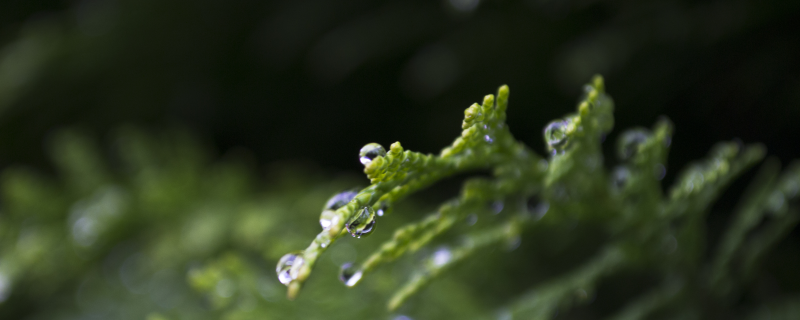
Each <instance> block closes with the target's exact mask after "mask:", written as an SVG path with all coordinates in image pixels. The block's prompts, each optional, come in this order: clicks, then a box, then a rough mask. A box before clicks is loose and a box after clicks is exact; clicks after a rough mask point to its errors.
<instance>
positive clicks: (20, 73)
mask: <svg viewBox="0 0 800 320" xmlns="http://www.w3.org/2000/svg"><path fill="white" fill-rule="evenodd" d="M459 6H460V7H459ZM798 8H800V3H798V2H793V1H750V2H748V1H716V2H710V1H702V2H698V1H657V2H647V3H642V2H641V1H608V2H600V1H547V0H540V1H535V0H533V1H482V2H480V3H478V2H476V1H475V0H452V1H444V2H442V1H360V0H356V1H326V0H320V1H155V0H153V1H127V0H116V1H22V0H13V1H4V2H3V3H2V4H0V21H2V26H0V40H1V41H2V43H3V47H4V49H3V58H4V60H5V61H4V62H3V63H4V64H5V69H6V70H3V71H4V72H5V73H6V75H5V76H4V77H3V78H0V88H1V87H2V86H5V87H6V88H4V89H5V91H2V92H3V93H5V94H4V97H3V98H2V99H0V164H1V165H3V166H5V165H8V164H11V163H31V164H35V165H38V166H46V165H47V163H46V162H45V161H44V160H43V159H44V158H43V147H42V145H43V143H42V142H43V141H45V140H46V137H47V135H48V133H49V132H51V131H52V130H53V128H58V127H62V126H74V125H77V126H80V127H82V128H84V129H88V130H89V131H91V132H93V133H95V134H97V135H98V136H105V135H106V134H107V132H108V130H110V129H112V128H115V127H118V126H119V125H120V124H131V123H133V124H138V125H141V126H145V127H169V126H185V127H188V128H190V129H191V130H192V131H194V132H196V133H197V134H199V135H200V136H201V137H203V138H205V139H206V140H207V141H208V142H211V143H212V144H213V145H215V146H217V148H218V151H219V152H220V153H223V152H226V151H227V150H229V149H230V148H232V147H235V146H242V147H244V148H246V149H248V150H251V151H252V152H253V153H254V154H255V157H256V159H257V161H258V162H259V163H269V162H272V161H275V160H285V159H291V160H306V161H310V162H314V163H317V164H320V165H322V166H323V167H325V168H328V169H329V170H331V171H336V170H350V171H359V170H360V164H359V163H358V162H357V160H356V158H357V157H356V153H357V151H358V149H359V148H360V146H362V145H363V144H365V143H367V142H372V141H375V142H379V143H382V144H384V145H388V144H390V143H392V142H394V141H401V142H402V143H403V145H404V146H405V147H406V148H408V149H412V150H418V151H422V152H431V153H436V152H438V150H440V149H441V148H442V147H443V146H445V145H446V144H449V143H450V142H451V141H452V139H454V138H455V137H456V135H457V134H458V132H459V124H460V121H461V118H462V117H463V114H462V111H463V109H464V108H466V107H467V106H469V105H470V104H471V103H472V102H476V101H480V100H481V99H482V96H483V95H485V94H488V93H494V92H495V91H496V88H497V87H498V86H499V85H501V84H508V85H509V86H510V87H511V91H512V96H511V99H512V100H511V105H510V111H509V119H508V122H509V125H510V126H511V128H512V131H513V132H514V134H515V135H516V136H517V137H518V138H519V139H521V140H522V141H525V142H526V143H528V144H529V145H531V146H532V147H534V149H535V150H537V151H543V143H542V141H541V130H542V128H543V126H544V125H545V124H546V123H547V122H549V121H550V120H552V119H554V118H556V117H559V116H562V115H563V114H565V113H568V112H571V111H573V110H574V107H575V101H576V100H577V98H578V95H579V93H580V90H581V85H582V84H583V83H585V82H586V81H588V80H589V79H590V77H591V76H592V75H593V74H595V73H600V74H603V75H604V76H605V78H606V82H607V88H608V92H609V93H610V94H611V95H612V96H613V97H614V98H615V100H616V105H617V109H616V117H617V125H616V128H617V130H616V131H615V132H619V131H620V129H624V128H629V127H632V126H637V125H639V126H648V127H649V126H651V125H652V124H653V123H654V121H655V120H656V119H657V117H658V116H659V115H666V116H668V117H669V118H671V119H672V120H673V121H674V123H675V125H676V134H675V138H674V142H675V143H674V144H673V150H672V155H671V157H670V160H671V163H672V165H673V166H672V168H673V170H671V171H670V173H671V174H670V176H672V174H674V172H675V170H674V168H675V166H676V165H677V166H683V165H685V164H686V163H687V162H688V161H689V160H691V159H696V158H699V157H701V156H703V155H704V154H705V153H706V151H707V150H708V149H709V148H710V146H711V145H713V143H714V142H717V141H719V140H726V139H732V138H735V137H738V138H741V139H742V140H744V141H745V142H756V141H760V142H763V143H765V144H766V145H767V146H768V148H769V152H770V153H771V154H773V155H776V156H778V157H780V158H781V159H782V160H784V163H785V162H786V161H788V160H790V159H793V158H797V157H798V150H797V148H795V147H794V146H795V145H796V142H797V138H798V137H800V128H799V127H798V126H796V125H794V123H795V122H796V120H797V119H800V106H799V105H798V103H800V59H798V57H800V33H798V31H799V30H800V29H799V28H798V27H797V23H796V20H797V19H798V17H800V15H798ZM793 20H795V21H793ZM14 59H16V60H14ZM9 69H13V70H9ZM11 79H13V81H12V80H11ZM9 88H11V89H13V90H11V89H9ZM611 138H612V139H613V138H614V136H612V137H611ZM611 141H614V140H611ZM606 145H609V146H610V145H612V144H611V143H606ZM609 162H611V161H609ZM668 180H669V177H668Z"/></svg>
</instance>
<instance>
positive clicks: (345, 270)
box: [339, 262, 364, 287]
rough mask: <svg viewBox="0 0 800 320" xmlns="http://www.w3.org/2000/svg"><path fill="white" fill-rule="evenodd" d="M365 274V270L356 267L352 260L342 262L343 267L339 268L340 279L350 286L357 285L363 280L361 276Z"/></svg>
mask: <svg viewBox="0 0 800 320" xmlns="http://www.w3.org/2000/svg"><path fill="white" fill-rule="evenodd" d="M363 275H364V272H363V271H361V270H359V269H358V268H356V266H355V265H353V263H352V262H347V263H345V264H342V267H341V268H339V280H340V281H342V283H344V285H346V286H348V287H352V286H354V285H356V284H357V283H358V282H359V281H361V276H363Z"/></svg>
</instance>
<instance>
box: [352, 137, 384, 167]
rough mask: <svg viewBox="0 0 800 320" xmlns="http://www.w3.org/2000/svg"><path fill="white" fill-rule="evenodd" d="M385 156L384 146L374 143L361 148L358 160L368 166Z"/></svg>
mask: <svg viewBox="0 0 800 320" xmlns="http://www.w3.org/2000/svg"><path fill="white" fill-rule="evenodd" d="M384 156H386V149H384V148H383V146H382V145H380V144H377V143H374V142H373V143H368V144H366V145H365V146H364V147H362V148H361V151H360V152H359V153H358V160H360V161H361V164H363V165H367V164H369V163H370V162H372V160H375V158H377V157H384Z"/></svg>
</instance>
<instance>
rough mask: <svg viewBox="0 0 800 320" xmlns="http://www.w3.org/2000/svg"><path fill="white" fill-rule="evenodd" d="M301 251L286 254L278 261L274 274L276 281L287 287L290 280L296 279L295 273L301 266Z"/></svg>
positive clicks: (302, 261) (303, 261)
mask: <svg viewBox="0 0 800 320" xmlns="http://www.w3.org/2000/svg"><path fill="white" fill-rule="evenodd" d="M303 263H305V260H303V251H295V252H292V253H287V254H285V255H283V257H281V260H280V261H278V266H277V267H276V268H275V273H277V274H278V281H280V282H281V283H282V284H284V285H287V286H288V285H289V283H290V282H292V280H294V279H297V272H298V271H299V270H300V267H302V266H303Z"/></svg>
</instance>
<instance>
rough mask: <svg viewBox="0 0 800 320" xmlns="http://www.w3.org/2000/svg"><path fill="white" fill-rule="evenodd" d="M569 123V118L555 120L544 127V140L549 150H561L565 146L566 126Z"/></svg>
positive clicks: (566, 140) (567, 138)
mask: <svg viewBox="0 0 800 320" xmlns="http://www.w3.org/2000/svg"><path fill="white" fill-rule="evenodd" d="M569 123H570V121H569V120H563V121H561V120H556V121H553V122H550V123H549V124H548V125H547V126H546V127H544V141H545V143H547V146H548V147H549V148H550V149H551V150H554V151H563V150H564V148H565V147H566V146H567V142H568V140H569V137H568V136H567V127H568V126H569Z"/></svg>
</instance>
